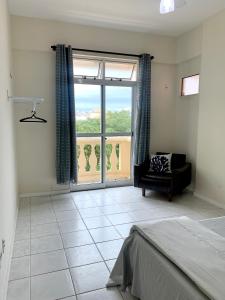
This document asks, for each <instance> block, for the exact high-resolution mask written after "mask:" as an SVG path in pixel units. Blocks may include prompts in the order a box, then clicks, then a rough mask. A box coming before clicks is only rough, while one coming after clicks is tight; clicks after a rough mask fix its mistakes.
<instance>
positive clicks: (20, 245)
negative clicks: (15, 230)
mask: <svg viewBox="0 0 225 300" xmlns="http://www.w3.org/2000/svg"><path fill="white" fill-rule="evenodd" d="M29 254H30V240H22V241H16V242H15V243H14V249H13V257H20V256H25V255H29Z"/></svg>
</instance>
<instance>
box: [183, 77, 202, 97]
mask: <svg viewBox="0 0 225 300" xmlns="http://www.w3.org/2000/svg"><path fill="white" fill-rule="evenodd" d="M198 93H199V75H194V76H190V77H186V78H183V79H182V96H189V95H195V94H198Z"/></svg>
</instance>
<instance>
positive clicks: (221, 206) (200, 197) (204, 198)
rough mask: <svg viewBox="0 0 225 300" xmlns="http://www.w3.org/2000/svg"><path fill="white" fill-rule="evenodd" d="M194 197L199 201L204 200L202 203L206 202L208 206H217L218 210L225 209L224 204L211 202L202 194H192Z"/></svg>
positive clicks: (211, 200)
mask: <svg viewBox="0 0 225 300" xmlns="http://www.w3.org/2000/svg"><path fill="white" fill-rule="evenodd" d="M194 196H195V197H197V198H199V199H201V200H204V201H206V202H208V203H210V204H213V205H215V206H217V207H218V208H223V209H225V204H223V203H220V202H218V201H216V200H213V199H211V198H209V197H206V196H204V195H202V194H200V193H198V192H194Z"/></svg>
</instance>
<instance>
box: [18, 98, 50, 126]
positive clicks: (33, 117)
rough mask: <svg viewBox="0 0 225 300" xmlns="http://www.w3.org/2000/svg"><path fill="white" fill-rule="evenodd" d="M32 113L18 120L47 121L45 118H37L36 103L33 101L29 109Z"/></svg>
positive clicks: (26, 121) (28, 121) (29, 121)
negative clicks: (31, 107)
mask: <svg viewBox="0 0 225 300" xmlns="http://www.w3.org/2000/svg"><path fill="white" fill-rule="evenodd" d="M31 113H32V115H31V116H30V117H26V118H23V119H20V122H23V123H47V121H46V120H45V119H42V118H39V117H37V116H36V103H34V102H33V109H32V111H31Z"/></svg>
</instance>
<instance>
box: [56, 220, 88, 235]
mask: <svg viewBox="0 0 225 300" xmlns="http://www.w3.org/2000/svg"><path fill="white" fill-rule="evenodd" d="M58 225H59V230H60V232H61V233H69V232H73V231H80V230H85V229H86V226H85V224H84V222H83V221H82V220H81V219H74V220H71V221H64V222H59V223H58Z"/></svg>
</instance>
